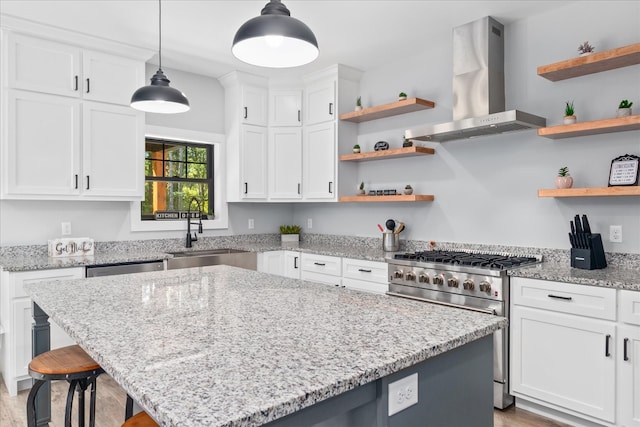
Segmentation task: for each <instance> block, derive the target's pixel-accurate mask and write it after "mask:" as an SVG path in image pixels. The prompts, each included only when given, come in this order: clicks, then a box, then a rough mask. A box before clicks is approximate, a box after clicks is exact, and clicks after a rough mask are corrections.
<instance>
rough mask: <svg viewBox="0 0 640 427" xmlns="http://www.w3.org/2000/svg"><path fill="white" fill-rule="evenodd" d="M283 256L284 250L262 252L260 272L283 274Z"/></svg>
mask: <svg viewBox="0 0 640 427" xmlns="http://www.w3.org/2000/svg"><path fill="white" fill-rule="evenodd" d="M283 257H284V251H270V252H263V253H261V254H260V258H261V262H260V268H259V270H260V272H262V273H269V274H277V275H278V276H283V275H284V268H283V266H284V265H283Z"/></svg>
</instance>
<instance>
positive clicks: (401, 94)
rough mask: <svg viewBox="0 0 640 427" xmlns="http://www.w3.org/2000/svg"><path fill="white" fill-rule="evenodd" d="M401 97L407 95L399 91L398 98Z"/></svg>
mask: <svg viewBox="0 0 640 427" xmlns="http://www.w3.org/2000/svg"><path fill="white" fill-rule="evenodd" d="M402 97H405V98H406V97H407V94H406V93H404V92H400V95H398V98H402Z"/></svg>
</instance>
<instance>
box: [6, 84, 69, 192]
mask: <svg viewBox="0 0 640 427" xmlns="http://www.w3.org/2000/svg"><path fill="white" fill-rule="evenodd" d="M6 114H7V115H8V121H7V123H6V126H7V127H6V129H7V135H8V140H7V141H6V143H7V149H8V150H7V151H8V152H7V154H8V155H7V157H6V158H5V159H4V160H3V163H4V167H3V169H4V172H3V173H4V174H6V175H5V176H4V178H5V180H6V183H7V188H6V192H7V197H9V198H10V197H11V195H17V196H28V195H38V196H42V195H45V196H47V195H73V194H78V193H79V190H78V186H77V185H76V184H77V179H78V175H79V174H80V156H79V153H80V103H79V101H78V100H77V99H73V98H67V97H62V96H56V95H47V94H41V93H34V92H25V91H19V90H10V91H9V93H8V111H7V112H6Z"/></svg>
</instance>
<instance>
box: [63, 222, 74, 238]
mask: <svg viewBox="0 0 640 427" xmlns="http://www.w3.org/2000/svg"><path fill="white" fill-rule="evenodd" d="M60 228H61V229H62V230H61V231H62V235H63V236H70V235H71V223H70V222H63V223H62V224H60Z"/></svg>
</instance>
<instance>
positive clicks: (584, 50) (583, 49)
mask: <svg viewBox="0 0 640 427" xmlns="http://www.w3.org/2000/svg"><path fill="white" fill-rule="evenodd" d="M594 50H595V48H594V47H593V46H591V45H590V44H589V42H584V43H582V44H581V45H580V46H578V52H580V53H589V52H593V51H594Z"/></svg>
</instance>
